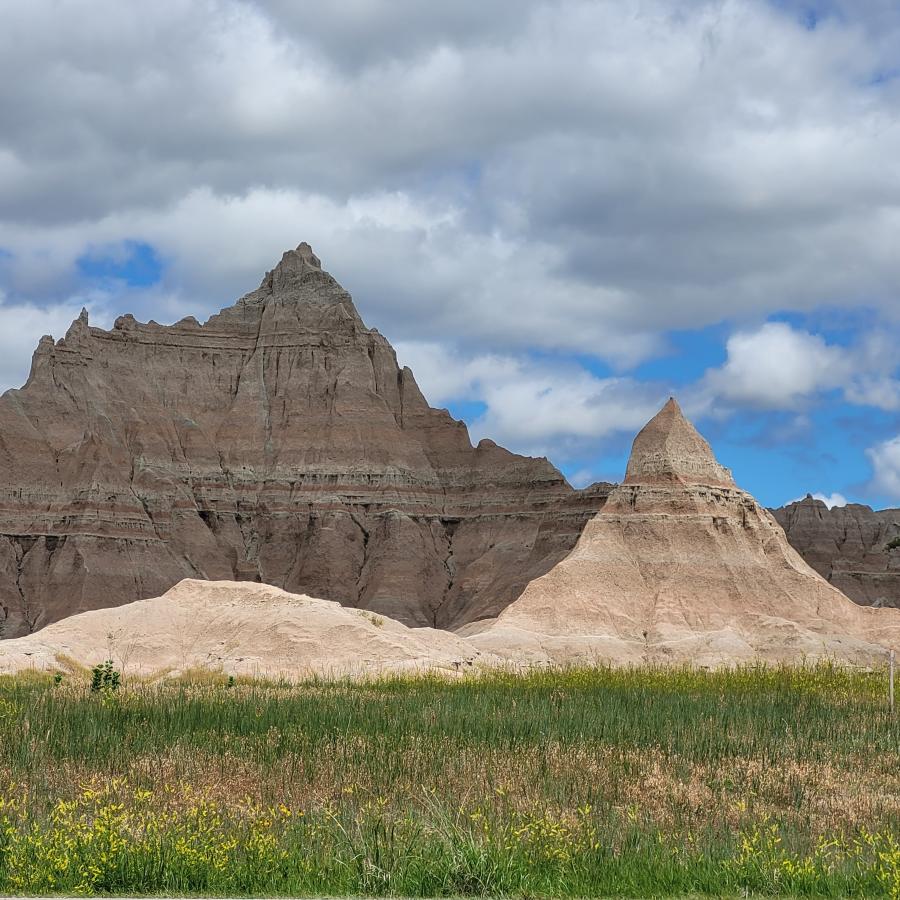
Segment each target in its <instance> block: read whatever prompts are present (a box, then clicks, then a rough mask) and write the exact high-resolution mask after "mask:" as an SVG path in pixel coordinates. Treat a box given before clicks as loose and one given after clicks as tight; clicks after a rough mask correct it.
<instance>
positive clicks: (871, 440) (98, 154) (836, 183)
mask: <svg viewBox="0 0 900 900" xmlns="http://www.w3.org/2000/svg"><path fill="white" fill-rule="evenodd" d="M3 19H4V23H3V24H4V28H3V29H0V389H5V388H7V387H15V386H18V385H20V384H21V383H22V382H23V381H24V380H25V378H26V377H27V373H28V365H29V360H30V355H31V352H32V350H33V348H34V346H35V345H36V343H37V341H38V339H39V338H40V336H41V335H42V334H44V333H51V334H53V335H54V336H56V337H60V336H61V335H62V334H64V333H65V330H66V328H67V327H68V324H69V323H70V322H71V320H72V319H73V318H74V317H75V316H77V314H78V312H79V310H80V309H81V307H82V306H86V307H87V308H88V309H89V311H90V314H91V320H92V322H94V323H95V324H100V325H108V324H110V323H111V321H112V320H113V319H114V318H115V317H116V316H117V315H119V314H122V313H124V312H132V313H134V314H135V315H137V316H138V317H140V318H143V319H150V318H153V319H156V320H157V321H160V322H171V321H175V320H177V319H179V318H181V317H182V316H184V315H187V314H193V315H196V316H197V317H198V318H203V317H205V316H207V315H209V314H211V313H213V312H215V311H216V310H217V309H219V308H221V307H222V306H224V305H227V304H230V303H231V302H233V301H234V299H236V298H237V297H238V296H240V295H241V294H243V293H245V292H246V291H248V290H251V289H253V288H254V287H255V286H256V284H258V282H259V279H260V277H261V275H262V273H263V272H264V271H265V270H266V269H268V268H271V266H272V265H273V264H274V263H275V262H276V261H277V259H278V258H279V257H280V254H281V253H282V251H283V250H285V249H286V248H288V247H292V246H295V245H296V244H297V243H299V242H300V241H302V240H306V241H309V242H310V243H311V244H312V245H313V247H314V249H315V250H316V252H317V253H318V255H319V256H320V257H321V258H322V260H323V262H324V264H325V267H326V268H327V269H328V270H329V271H331V272H332V274H334V275H335V277H336V278H337V279H338V280H339V281H341V282H342V283H343V284H344V285H345V286H346V287H347V288H348V289H349V290H350V291H351V292H352V293H353V295H354V298H355V300H356V303H357V306H358V308H359V310H360V313H361V314H362V316H363V318H364V319H365V321H366V322H367V323H368V324H369V325H370V326H373V327H377V328H379V329H380V330H381V331H382V332H383V333H384V334H386V335H387V336H388V337H389V338H390V339H391V341H392V342H393V343H394V344H395V346H396V348H397V351H398V355H399V357H400V359H401V362H404V363H407V364H409V365H411V367H412V368H413V370H414V372H415V373H416V376H417V378H418V380H419V382H420V384H421V385H422V387H423V389H424V390H425V393H426V395H427V396H428V397H429V399H430V400H431V401H432V402H433V403H434V404H435V405H438V406H446V407H447V408H449V409H450V410H451V412H452V413H453V414H454V415H456V416H458V417H460V418H463V419H465V420H466V421H467V422H468V423H469V426H470V431H471V433H472V436H473V438H474V439H478V438H481V437H486V436H490V437H492V438H493V439H495V440H497V441H498V442H500V443H502V444H504V445H506V446H508V447H510V448H511V449H514V450H517V451H519V452H524V453H531V454H538V455H547V456H549V457H550V458H551V459H552V460H553V461H554V462H555V463H556V464H557V465H558V466H559V467H560V468H561V469H562V470H563V471H564V472H565V473H566V474H567V475H568V476H569V477H570V478H571V479H572V480H573V482H574V483H577V484H579V485H580V484H584V483H588V482H590V481H591V480H600V479H607V480H614V479H617V478H619V477H621V474H622V472H623V470H624V465H625V460H626V458H627V453H628V449H629V446H630V442H631V439H632V438H633V436H634V433H635V432H636V431H637V429H638V428H639V427H640V426H641V424H643V422H644V421H646V419H647V418H649V416H650V415H652V413H653V412H654V411H655V409H656V408H658V406H659V405H660V404H661V403H662V402H663V401H664V400H665V398H666V397H667V396H668V395H669V394H670V393H674V394H676V395H677V396H678V397H679V399H680V400H681V402H682V405H683V406H684V407H685V409H686V410H687V411H688V413H689V414H690V415H691V416H692V417H693V418H694V419H695V420H696V422H697V424H698V425H699V427H700V428H701V430H702V431H703V432H704V434H705V435H706V436H707V437H708V438H709V439H710V441H711V443H712V444H713V446H714V449H715V450H716V452H717V454H718V456H719V457H720V459H721V460H722V462H723V463H725V464H726V465H729V466H730V467H732V469H733V470H734V472H735V475H736V477H737V479H738V481H739V483H740V484H741V485H743V486H744V487H746V488H748V489H749V490H751V491H752V492H753V493H754V494H756V496H758V497H759V498H760V499H761V500H762V501H763V502H765V503H766V504H769V505H778V504H781V503H784V502H787V501H789V500H791V499H793V498H795V497H798V496H801V495H803V494H805V493H806V492H808V491H809V492H814V493H820V494H822V495H824V496H828V497H829V498H832V497H833V498H834V499H835V500H838V501H841V500H842V499H845V500H851V501H860V502H866V503H870V504H873V505H876V506H887V505H900V371H898V363H900V358H898V354H897V352H896V347H897V346H898V337H900V254H898V253H897V251H896V248H897V244H898V235H900V78H898V73H900V7H898V6H897V4H896V3H895V2H888V0H862V2H854V3H850V2H846V0H829V2H823V3H806V2H794V0H779V2H767V0H636V2H635V3H633V4H622V3H621V2H618V0H495V2H493V3H491V4H485V3H483V2H475V0H458V2H456V3H453V4H423V3H420V2H418V0H390V2H389V0H354V2H353V3H347V4H330V5H324V6H323V5H322V4H313V3H311V2H307V0H298V2H288V0H206V2H205V3H203V4H193V3H185V2H184V0H161V2H159V3H156V4H147V5H144V7H143V8H138V7H135V6H132V5H123V4H119V3H116V2H113V0H92V2H90V3H87V4H84V3H74V2H63V3H54V2H51V0H32V2H30V3H28V4H20V5H19V7H17V8H16V9H10V10H7V11H4V13H3Z"/></svg>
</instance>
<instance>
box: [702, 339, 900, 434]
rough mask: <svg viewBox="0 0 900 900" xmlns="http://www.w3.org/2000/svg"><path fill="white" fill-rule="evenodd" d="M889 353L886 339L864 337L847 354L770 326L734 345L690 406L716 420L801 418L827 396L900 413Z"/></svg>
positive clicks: (893, 362) (732, 341) (898, 389)
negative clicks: (756, 414) (837, 393)
mask: <svg viewBox="0 0 900 900" xmlns="http://www.w3.org/2000/svg"><path fill="white" fill-rule="evenodd" d="M886 347H887V343H886V341H885V336H884V335H883V334H878V333H875V334H869V335H864V336H863V337H862V338H861V339H860V340H859V341H858V343H857V344H855V345H852V346H849V347H845V346H840V345H836V344H829V343H827V342H826V340H825V339H824V338H823V337H822V336H821V335H817V334H812V333H810V332H808V331H804V330H803V329H800V328H794V327H792V326H791V325H789V324H788V323H786V322H767V323H766V324H764V325H762V326H760V327H759V328H756V329H752V330H747V331H738V332H736V333H734V334H732V335H731V336H730V337H729V338H728V340H727V341H726V344H725V350H726V354H727V358H726V360H725V362H724V363H723V364H722V366H720V367H718V368H715V369H710V370H708V371H707V372H706V374H705V375H704V377H703V378H702V379H701V381H700V382H699V384H697V385H696V386H694V387H693V388H691V389H690V390H689V392H688V399H687V406H688V408H689V409H691V410H692V411H693V412H694V413H696V414H701V413H711V414H714V415H724V414H728V413H731V412H733V411H734V410H735V409H736V408H751V409H759V410H793V411H800V410H803V409H804V408H806V407H808V406H809V405H810V404H811V403H812V402H814V401H815V400H816V399H818V397H819V396H820V395H821V394H823V393H824V392H828V391H831V390H835V389H840V390H841V392H842V394H843V397H844V399H845V400H847V401H848V402H850V403H854V404H858V405H862V406H873V407H876V408H878V409H883V410H888V411H890V410H896V409H900V380H898V379H897V378H895V377H893V376H892V375H891V374H890V373H891V372H893V371H894V370H895V369H896V368H897V360H896V357H895V356H894V354H893V351H892V350H891V352H890V354H887V353H885V349H886ZM804 422H805V419H804V418H803V417H799V418H798V420H797V424H798V425H801V426H802V425H803V423H804Z"/></svg>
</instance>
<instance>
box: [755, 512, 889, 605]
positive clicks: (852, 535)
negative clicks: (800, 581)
mask: <svg viewBox="0 0 900 900" xmlns="http://www.w3.org/2000/svg"><path fill="white" fill-rule="evenodd" d="M772 514H773V515H774V516H775V518H776V519H777V520H778V524H779V525H781V527H782V528H783V529H784V531H785V533H786V534H787V538H788V540H789V541H790V542H791V545H792V546H793V547H794V548H795V549H796V550H797V551H798V552H799V553H800V555H801V556H802V557H803V558H804V559H805V560H806V561H807V562H808V563H809V564H810V565H811V566H812V567H813V568H814V569H815V570H816V571H817V572H818V573H819V574H820V575H821V576H822V577H823V578H826V579H827V580H828V581H829V582H831V584H833V585H834V586H835V587H836V588H839V589H840V590H841V591H843V592H844V593H845V594H846V595H847V596H848V597H849V598H850V599H851V600H855V601H856V602H857V603H859V604H861V605H863V606H876V607H882V606H891V607H897V608H900V547H896V548H894V549H889V545H890V543H891V541H893V540H895V539H897V538H900V509H883V510H878V511H875V510H873V509H872V508H871V507H869V506H863V505H862V504H859V503H850V504H848V505H847V506H836V507H834V508H833V509H829V508H828V507H827V506H826V505H825V504H824V503H823V502H822V501H821V500H815V499H814V498H813V497H811V496H807V497H806V499H804V500H799V501H797V502H796V503H791V504H790V505H788V506H783V507H781V508H780V509H774V510H772Z"/></svg>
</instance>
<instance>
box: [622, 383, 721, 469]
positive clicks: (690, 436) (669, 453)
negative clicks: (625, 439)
mask: <svg viewBox="0 0 900 900" xmlns="http://www.w3.org/2000/svg"><path fill="white" fill-rule="evenodd" d="M636 483H638V484H640V483H644V484H646V483H664V484H673V483H674V484H708V485H712V486H716V487H734V486H735V484H734V479H733V478H732V476H731V472H730V470H729V469H726V468H725V466H723V465H720V463H719V462H718V460H717V459H716V457H715V455H714V454H713V452H712V449H711V448H710V446H709V444H708V443H707V442H706V441H705V440H704V439H703V437H702V436H701V435H700V433H699V432H698V431H697V429H696V428H694V426H693V425H692V424H691V423H690V422H689V421H688V420H687V419H686V418H685V416H684V413H683V412H682V411H681V407H680V406H679V405H678V401H677V400H676V399H675V398H674V397H670V398H669V400H668V402H667V403H666V405H665V406H664V407H663V408H662V409H661V410H660V411H659V412H658V413H657V414H656V415H655V416H654V417H653V418H652V419H651V420H650V421H649V422H648V423H647V424H646V425H645V426H644V427H643V428H642V429H641V431H640V433H639V434H638V436H637V437H636V438H635V439H634V444H633V445H632V448H631V457H630V459H629V460H628V469H627V470H626V473H625V484H636Z"/></svg>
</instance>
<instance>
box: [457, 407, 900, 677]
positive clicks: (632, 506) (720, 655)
mask: <svg viewBox="0 0 900 900" xmlns="http://www.w3.org/2000/svg"><path fill="white" fill-rule="evenodd" d="M460 633H461V634H464V635H467V636H469V637H470V639H471V640H472V641H473V642H474V643H475V644H476V646H478V647H480V648H481V649H483V650H485V651H489V652H493V653H497V654H499V655H503V656H505V657H507V658H508V659H511V660H515V661H521V660H523V659H525V660H530V661H531V662H537V663H547V662H553V663H566V662H573V661H579V662H594V661H611V662H615V663H641V662H650V663H660V662H679V661H689V662H691V663H693V664H697V665H719V664H722V663H731V662H740V661H745V660H747V661H749V660H765V661H779V660H784V661H790V662H797V661H800V660H802V659H804V658H808V659H810V660H814V659H819V658H823V657H827V658H835V659H839V660H842V661H847V662H853V663H869V662H872V661H874V660H875V659H876V658H878V657H881V658H882V659H883V658H884V649H883V648H884V647H886V646H889V645H893V646H895V647H900V613H898V612H896V611H894V610H874V609H863V608H862V607H859V606H857V605H856V604H854V603H853V602H852V601H850V600H849V599H848V598H847V597H845V596H844V595H843V594H841V593H840V592H839V591H838V590H837V589H835V588H834V587H832V586H831V585H829V584H828V583H827V582H826V581H825V580H824V579H823V578H822V577H821V576H820V575H818V574H817V573H816V572H815V571H813V569H811V568H810V567H809V566H808V565H807V564H806V563H805V562H804V561H803V560H802V559H801V558H800V556H799V554H798V553H797V552H796V551H795V550H793V549H792V548H791V546H790V545H789V544H788V542H787V539H786V538H785V535H784V532H783V531H782V529H781V528H780V527H779V525H778V523H777V522H776V521H775V520H774V518H773V517H772V516H771V514H770V513H768V512H767V511H766V510H764V509H762V508H761V507H760V506H759V504H757V503H756V501H755V500H754V499H753V497H751V496H750V495H749V494H747V493H746V492H744V491H742V490H740V489H739V488H738V487H737V486H736V485H735V483H734V481H733V479H732V477H731V473H730V472H729V471H728V470H727V469H725V468H724V467H723V466H721V465H719V463H718V462H717V461H716V459H715V457H714V456H713V453H712V451H711V450H710V447H709V445H708V444H707V443H706V441H705V440H703V438H702V437H701V436H700V435H699V434H698V433H697V431H696V430H695V429H694V427H693V426H692V425H691V424H690V423H689V422H688V421H687V420H686V419H685V418H684V416H683V415H682V413H681V410H680V409H679V407H678V405H677V403H676V402H675V401H674V400H670V401H669V402H668V403H667V404H666V406H665V407H664V408H663V409H662V411H661V412H660V413H659V414H658V415H657V416H656V417H655V418H654V419H653V420H652V421H651V422H650V423H649V424H648V425H647V426H646V427H645V428H644V429H643V430H642V431H641V433H640V434H639V435H638V436H637V438H636V439H635V442H634V447H633V449H632V454H631V459H630V461H629V463H628V470H627V474H626V478H625V481H624V483H623V484H621V485H620V486H618V487H617V488H615V489H614V490H613V491H612V492H611V493H610V495H609V499H608V501H607V503H606V505H605V506H604V507H603V509H602V510H601V511H600V512H599V513H598V514H597V515H596V516H595V517H594V518H593V519H592V520H591V521H590V522H589V523H588V524H587V526H586V527H585V530H584V532H583V534H582V535H581V538H580V539H579V541H578V543H577V545H576V547H575V549H574V550H573V551H572V552H571V553H570V554H569V555H568V556H567V557H566V558H565V559H564V560H563V561H562V562H560V563H559V564H558V565H557V566H555V567H554V568H553V569H551V570H550V571H549V572H548V573H547V574H545V575H543V576H542V577H540V578H538V579H536V580H535V581H533V582H531V584H529V585H528V587H527V588H526V589H525V591H524V592H523V594H522V596H521V597H519V598H518V599H517V600H516V601H515V602H514V603H512V604H511V605H510V606H509V607H507V608H506V609H505V610H504V611H503V612H502V613H501V614H500V616H499V617H498V618H497V619H496V621H495V622H493V623H491V624H489V625H488V624H486V623H476V624H475V625H474V626H469V627H467V628H463V629H461V631H460Z"/></svg>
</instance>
